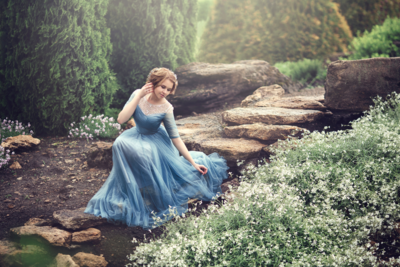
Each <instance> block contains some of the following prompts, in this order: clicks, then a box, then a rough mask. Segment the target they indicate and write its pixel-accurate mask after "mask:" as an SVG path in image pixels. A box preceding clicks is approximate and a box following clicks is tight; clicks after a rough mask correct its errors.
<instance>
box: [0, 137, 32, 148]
mask: <svg viewBox="0 0 400 267" xmlns="http://www.w3.org/2000/svg"><path fill="white" fill-rule="evenodd" d="M39 144H40V140H39V139H37V138H33V137H32V135H17V136H13V137H8V138H7V139H6V140H5V141H4V142H3V143H1V146H2V147H4V149H5V150H7V149H8V150H10V151H15V150H28V149H32V148H34V147H36V146H38V145H39Z"/></svg>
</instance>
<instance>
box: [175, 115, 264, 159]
mask: <svg viewBox="0 0 400 267" xmlns="http://www.w3.org/2000/svg"><path fill="white" fill-rule="evenodd" d="M176 124H177V126H178V131H179V134H180V136H181V138H182V141H183V142H184V143H185V144H186V146H187V148H188V150H194V151H202V152H204V153H205V154H207V155H208V154H211V153H213V152H217V153H218V154H219V155H220V156H223V157H224V158H225V159H226V160H227V162H228V165H229V166H235V165H236V162H237V160H245V161H246V160H249V159H253V158H257V157H259V155H260V153H261V151H262V148H263V147H265V146H266V145H264V144H263V143H260V142H259V141H257V140H247V139H244V138H226V137H225V136H224V131H223V127H224V126H225V125H223V122H222V118H221V114H207V115H201V116H193V117H187V118H184V119H180V120H177V121H176Z"/></svg>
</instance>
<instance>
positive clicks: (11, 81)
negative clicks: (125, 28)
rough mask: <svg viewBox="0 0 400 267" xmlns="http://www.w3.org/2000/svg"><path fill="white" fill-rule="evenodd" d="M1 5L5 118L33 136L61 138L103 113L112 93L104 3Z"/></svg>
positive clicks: (46, 0)
mask: <svg viewBox="0 0 400 267" xmlns="http://www.w3.org/2000/svg"><path fill="white" fill-rule="evenodd" d="M2 5H3V6H2V7H4V9H3V10H2V18H1V23H0V32H1V33H0V34H1V38H3V40H5V42H4V44H3V45H2V46H1V47H0V51H1V53H0V60H1V62H0V68H1V72H0V76H1V77H0V80H2V82H1V83H0V86H1V87H0V94H1V95H2V97H5V98H6V100H7V102H6V103H4V102H0V105H3V106H2V108H3V107H4V104H5V105H6V107H5V112H4V113H5V114H4V115H8V116H9V117H11V118H13V119H19V120H20V121H26V122H27V121H30V122H31V124H32V125H33V126H34V127H35V132H36V133H43V132H48V133H65V132H66V129H67V128H68V124H69V123H71V122H72V121H78V120H79V118H80V117H81V116H82V115H83V114H88V113H90V112H93V113H101V112H103V111H104V109H105V108H107V107H108V106H109V104H110V102H111V100H112V95H113V93H114V92H115V90H116V83H115V81H114V80H113V77H112V75H113V74H112V72H110V70H109V67H108V58H109V56H110V54H111V42H110V32H109V29H108V28H107V27H106V21H105V13H106V12H107V6H108V0H97V1H91V0H35V1H24V0H8V1H6V0H3V1H2ZM4 81H6V82H4Z"/></svg>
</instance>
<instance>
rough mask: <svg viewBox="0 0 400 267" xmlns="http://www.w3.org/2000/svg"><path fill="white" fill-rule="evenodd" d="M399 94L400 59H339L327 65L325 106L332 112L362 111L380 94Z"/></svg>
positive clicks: (384, 95)
mask: <svg viewBox="0 0 400 267" xmlns="http://www.w3.org/2000/svg"><path fill="white" fill-rule="evenodd" d="M393 91H396V92H398V93H400V57H395V58H370V59H360V60H348V61H342V60H338V61H335V62H332V63H331V64H329V66H328V73H327V76H326V84H325V106H326V107H327V108H329V109H331V110H344V111H353V112H362V111H365V110H368V109H369V107H370V105H373V102H372V99H371V98H374V97H376V96H377V95H379V96H382V97H386V96H387V94H389V93H391V92H393Z"/></svg>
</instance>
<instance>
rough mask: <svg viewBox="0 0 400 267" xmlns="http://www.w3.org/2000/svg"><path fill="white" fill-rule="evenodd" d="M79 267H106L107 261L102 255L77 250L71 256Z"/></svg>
mask: <svg viewBox="0 0 400 267" xmlns="http://www.w3.org/2000/svg"><path fill="white" fill-rule="evenodd" d="M72 259H73V260H74V262H75V263H77V264H78V265H79V266H80V267H106V266H107V264H108V262H107V261H106V260H105V259H104V257H102V256H96V255H93V254H90V253H84V252H79V253H77V254H75V256H73V257H72Z"/></svg>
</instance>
